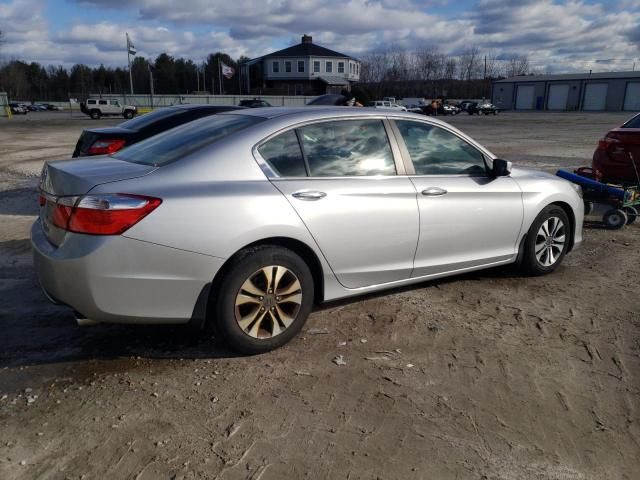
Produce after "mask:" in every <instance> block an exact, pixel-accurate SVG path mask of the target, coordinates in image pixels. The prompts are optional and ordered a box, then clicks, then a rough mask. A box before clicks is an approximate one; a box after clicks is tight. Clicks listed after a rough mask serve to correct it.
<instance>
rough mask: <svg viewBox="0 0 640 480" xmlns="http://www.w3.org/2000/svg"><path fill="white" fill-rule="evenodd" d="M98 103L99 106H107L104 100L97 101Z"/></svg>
mask: <svg viewBox="0 0 640 480" xmlns="http://www.w3.org/2000/svg"><path fill="white" fill-rule="evenodd" d="M98 103H99V104H100V105H106V104H107V101H106V100H99V101H98Z"/></svg>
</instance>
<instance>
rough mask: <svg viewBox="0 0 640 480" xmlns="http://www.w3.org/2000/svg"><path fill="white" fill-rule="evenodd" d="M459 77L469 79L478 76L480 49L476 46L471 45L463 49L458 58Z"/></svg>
mask: <svg viewBox="0 0 640 480" xmlns="http://www.w3.org/2000/svg"><path fill="white" fill-rule="evenodd" d="M459 63H460V79H461V80H467V81H469V80H471V79H472V78H478V77H480V69H481V66H480V50H479V49H478V47H471V48H469V49H467V50H465V51H464V52H463V53H462V55H460V58H459Z"/></svg>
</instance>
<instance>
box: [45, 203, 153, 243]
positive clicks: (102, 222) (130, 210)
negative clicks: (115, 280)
mask: <svg viewBox="0 0 640 480" xmlns="http://www.w3.org/2000/svg"><path fill="white" fill-rule="evenodd" d="M161 203H162V200H161V199H159V198H154V197H145V196H142V195H130V194H124V193H116V194H105V195H85V196H82V197H60V198H58V199H57V200H56V201H55V206H54V207H53V213H52V219H51V221H52V223H53V224H54V225H55V226H56V227H58V228H62V229H63V230H67V231H69V232H74V233H85V234H88V235H120V234H122V233H124V232H125V231H127V230H128V229H129V228H131V227H133V226H134V225H135V224H136V223H138V222H139V221H140V220H142V219H143V218H144V217H146V216H147V215H149V214H150V213H151V212H152V211H153V210H155V209H156V208H157V207H158V205H160V204H161Z"/></svg>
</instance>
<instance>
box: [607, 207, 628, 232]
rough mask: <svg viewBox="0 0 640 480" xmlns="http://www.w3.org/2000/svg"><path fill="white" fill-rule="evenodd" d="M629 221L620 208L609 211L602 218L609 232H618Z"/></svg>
mask: <svg viewBox="0 0 640 480" xmlns="http://www.w3.org/2000/svg"><path fill="white" fill-rule="evenodd" d="M628 220H629V219H628V217H627V214H626V212H625V211H624V210H622V209H620V208H612V209H611V210H607V211H606V212H605V214H604V216H603V217H602V222H603V223H604V224H605V226H606V227H607V228H608V229H609V230H618V229H620V228H622V227H624V226H625V225H626V224H627V221H628Z"/></svg>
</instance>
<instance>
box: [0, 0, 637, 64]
mask: <svg viewBox="0 0 640 480" xmlns="http://www.w3.org/2000/svg"><path fill="white" fill-rule="evenodd" d="M0 30H2V31H3V32H4V37H5V43H4V44H3V46H2V50H0V59H2V58H3V59H5V60H6V59H11V58H20V59H22V60H25V61H38V62H40V63H44V64H55V65H58V64H60V65H65V66H70V65H73V64H74V63H88V64H91V65H98V64H100V63H104V64H106V65H112V66H116V65H124V64H126V54H123V48H124V47H123V45H124V32H129V34H130V35H131V37H132V40H133V42H134V44H135V45H136V47H137V48H138V51H139V54H140V55H142V56H144V57H149V58H154V57H155V56H157V55H158V54H159V53H162V52H168V53H169V54H171V55H174V56H183V57H188V58H192V59H193V60H195V61H199V60H201V59H202V58H204V57H206V55H207V54H208V53H211V52H215V51H224V52H227V53H229V54H230V55H232V56H234V57H238V56H240V55H246V56H249V57H256V56H259V55H262V54H265V53H267V52H269V51H272V50H274V49H278V48H282V47H286V46H288V45H292V44H293V43H297V42H298V41H299V38H300V36H301V35H302V34H303V33H307V34H310V35H313V38H314V41H315V42H316V43H320V44H322V45H324V46H326V47H329V48H332V49H335V50H338V51H342V52H344V53H347V54H351V55H354V56H365V55H366V54H367V53H368V52H370V51H380V50H384V49H388V48H390V47H391V46H393V47H402V48H405V49H407V50H410V51H413V50H421V49H427V48H432V49H437V50H439V51H441V52H442V53H446V54H452V55H456V54H459V53H460V52H462V51H464V50H465V49H468V48H469V47H472V46H473V47H478V48H479V49H480V51H481V54H483V55H489V56H495V57H498V58H503V57H507V56H511V55H522V54H526V55H528V56H529V59H530V62H531V65H532V66H533V67H534V68H536V69H537V70H539V71H550V72H551V71H553V72H556V71H586V70H594V71H605V70H628V69H631V68H632V65H633V63H634V62H636V63H637V65H636V67H637V68H640V58H637V57H640V0H617V1H614V0H462V1H455V0H261V1H258V0H233V1H229V0H181V1H176V0H0Z"/></svg>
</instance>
